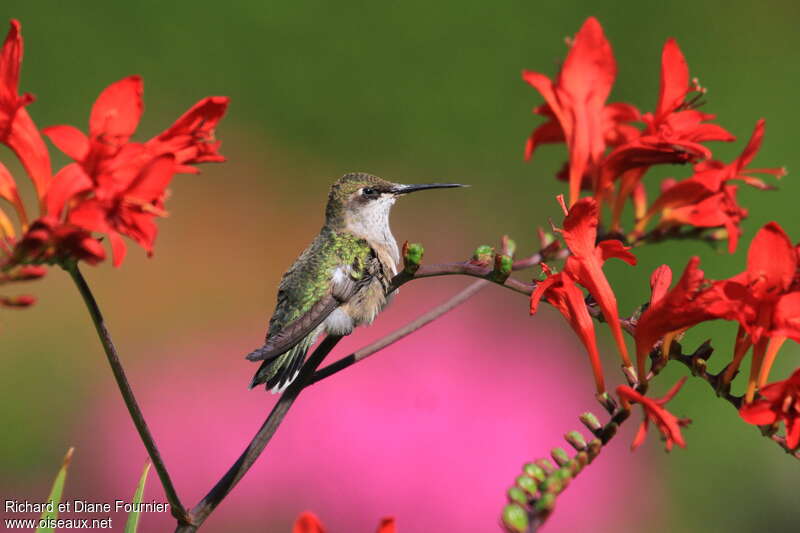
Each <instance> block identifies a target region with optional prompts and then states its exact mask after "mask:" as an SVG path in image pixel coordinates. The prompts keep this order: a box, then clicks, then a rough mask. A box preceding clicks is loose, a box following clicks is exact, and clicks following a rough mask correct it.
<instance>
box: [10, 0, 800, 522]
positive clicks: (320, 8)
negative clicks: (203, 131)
mask: <svg viewBox="0 0 800 533" xmlns="http://www.w3.org/2000/svg"><path fill="white" fill-rule="evenodd" d="M0 15H1V16H0V21H5V20H7V19H9V18H12V17H13V18H18V19H20V20H21V21H22V23H23V32H24V36H25V38H26V60H25V63H24V67H23V82H22V88H23V90H25V91H30V92H32V93H34V94H35V95H37V96H38V97H39V100H38V101H37V102H36V103H35V104H34V105H33V106H32V107H31V108H30V110H31V113H32V115H33V116H34V118H35V120H36V121H37V124H39V125H40V126H42V127H43V126H46V125H52V124H60V123H70V124H75V125H78V126H81V127H85V124H86V121H87V117H88V111H89V108H90V106H91V102H92V101H93V100H94V98H95V97H96V95H97V94H98V93H99V91H100V90H101V89H102V88H103V87H105V86H106V85H107V84H108V83H110V82H112V81H114V80H117V79H119V78H121V77H123V76H126V75H129V74H133V73H138V74H141V75H142V76H143V77H144V79H145V83H146V92H145V105H146V113H145V115H144V118H143V122H142V125H141V127H140V130H139V134H138V138H139V139H142V138H147V137H148V136H150V135H152V134H155V133H157V132H158V131H160V130H161V129H162V128H163V127H164V126H165V125H166V124H167V123H168V121H169V120H170V119H171V118H172V117H174V116H177V114H178V113H180V112H182V111H183V110H184V109H186V108H188V107H189V105H191V104H192V103H193V102H195V101H196V100H198V99H199V98H201V97H203V96H206V95H210V94H221V95H227V96H230V97H231V99H232V104H231V108H230V111H229V113H228V116H227V118H226V119H225V122H224V123H223V125H222V126H221V127H220V128H219V130H218V133H219V136H220V138H222V139H223V140H224V144H223V148H222V152H223V153H224V154H225V155H227V156H228V158H229V160H230V161H229V163H226V164H225V165H223V166H216V167H204V168H203V174H201V175H200V176H188V177H187V176H183V177H181V178H179V179H178V180H176V182H175V185H174V187H173V191H174V197H173V198H172V199H171V200H170V204H169V209H170V212H171V214H172V217H171V218H170V219H169V220H164V221H161V223H160V228H161V234H160V236H159V242H158V244H157V247H156V257H155V259H153V260H147V259H146V258H145V257H144V254H143V253H141V251H140V250H138V249H132V251H131V253H130V255H129V259H128V260H127V261H126V263H125V265H124V266H123V269H122V271H114V270H113V269H112V268H111V266H110V264H104V265H103V266H101V267H99V268H96V269H92V270H90V271H89V273H88V276H89V277H90V280H91V282H92V283H93V285H94V286H95V290H96V293H97V295H98V297H99V298H100V300H101V303H102V304H103V305H104V307H105V309H106V312H107V314H108V319H109V322H110V323H111V324H112V325H113V329H114V334H115V337H116V340H117V342H118V344H119V345H120V346H124V347H125V351H129V352H141V351H145V352H146V350H147V347H148V346H155V345H159V344H163V343H171V344H173V345H178V346H180V345H181V344H189V343H190V342H202V340H203V335H208V336H209V338H211V337H212V335H213V331H215V330H225V329H233V330H236V331H242V332H248V334H251V333H252V332H253V331H259V330H260V329H261V328H262V327H263V323H264V319H265V316H264V315H265V310H268V308H270V305H269V304H267V305H265V303H264V302H271V301H272V300H273V298H274V292H273V291H274V287H275V284H276V280H277V278H278V276H279V273H280V271H281V269H282V268H283V266H284V265H285V264H286V262H287V259H288V258H290V257H293V256H294V255H295V254H296V253H297V252H299V251H300V250H301V248H302V247H304V246H305V244H306V242H307V241H308V236H309V235H311V234H313V233H314V232H315V231H316V230H317V228H318V227H319V224H320V222H321V214H322V208H321V199H322V198H323V197H324V195H325V194H326V190H327V187H328V185H329V184H330V182H331V180H332V179H333V178H334V177H336V176H338V175H341V174H342V173H343V172H345V171H350V170H365V171H370V172H373V173H375V174H378V175H381V176H385V177H388V178H391V179H396V180H397V181H406V182H422V181H427V180H432V179H436V180H438V179H441V180H454V181H462V182H465V183H470V184H473V185H474V188H473V189H472V191H473V193H472V194H464V195H453V196H448V197H447V199H446V204H445V205H444V208H443V206H442V204H441V202H442V201H443V200H442V197H441V196H433V195H431V196H427V197H426V196H424V195H421V196H420V197H419V198H416V199H415V202H416V204H415V206H416V207H415V208H414V209H398V210H396V213H395V215H394V218H393V226H394V227H395V228H402V229H403V232H402V234H401V235H403V236H406V237H409V238H412V239H413V240H415V241H419V242H423V243H425V244H426V248H427V250H428V256H427V259H429V260H431V261H436V260H453V259H460V258H463V257H465V256H466V255H467V254H468V253H469V252H470V250H471V249H472V248H473V247H474V245H476V244H480V243H484V242H494V241H495V240H496V238H497V236H498V235H501V234H503V233H508V234H510V235H511V236H512V237H514V238H516V240H517V241H518V243H520V246H521V248H522V251H523V252H527V251H530V250H532V249H533V247H534V246H535V239H534V236H535V231H534V230H535V228H536V226H537V225H546V224H547V220H548V217H553V218H554V220H558V219H559V211H558V209H557V205H556V203H555V201H554V200H553V197H554V196H555V195H556V194H558V193H560V192H563V191H564V190H565V189H564V186H563V183H561V182H557V181H556V180H555V179H553V177H552V176H553V174H554V173H555V172H556V171H557V170H558V169H559V167H560V165H561V162H562V161H563V160H564V158H565V151H564V149H563V147H560V146H556V147H547V148H544V149H542V150H541V151H540V152H539V153H538V154H537V157H536V159H535V161H533V162H532V163H530V164H525V163H524V162H523V161H522V148H523V144H524V141H525V138H526V137H527V135H528V134H529V133H530V131H531V130H532V128H533V127H534V126H535V125H536V124H538V123H539V119H538V118H537V117H534V116H532V115H531V114H530V109H531V108H532V107H533V106H534V105H538V104H539V103H540V101H541V99H540V97H539V96H538V94H537V93H535V92H534V91H533V90H532V89H531V88H530V87H528V86H526V85H525V84H523V83H522V82H521V80H520V71H521V69H523V68H528V69H532V70H538V71H541V72H545V73H550V74H553V73H555V72H556V69H557V65H558V62H559V61H560V59H561V58H563V56H564V53H565V46H564V42H563V40H564V37H565V36H567V35H571V34H574V32H576V31H577V29H578V28H579V27H580V24H581V23H582V22H583V20H584V19H585V18H586V17H587V16H590V15H594V16H597V17H598V18H599V19H600V21H601V23H602V24H603V26H604V28H605V30H606V34H607V36H608V37H609V39H610V41H611V43H612V46H613V47H614V52H615V55H616V58H617V62H618V65H619V75H618V78H617V83H616V85H615V89H614V91H613V93H612V98H611V100H612V101H628V102H631V103H633V104H635V105H637V106H638V107H639V108H640V109H643V110H647V109H652V107H653V106H654V103H655V100H656V97H657V91H658V75H659V58H660V50H661V46H662V44H663V42H664V40H665V39H666V38H667V37H671V36H672V37H675V38H677V40H678V43H679V44H680V46H681V48H682V49H683V51H684V53H685V54H686V56H687V59H688V61H689V65H690V69H691V73H692V75H693V76H698V77H699V78H700V81H701V83H702V84H703V85H704V86H706V87H708V88H709V93H708V101H709V103H708V104H707V107H706V108H705V109H704V110H707V111H709V112H713V113H717V114H718V117H719V119H718V121H719V122H720V123H721V124H722V125H724V126H725V127H727V128H728V129H729V130H730V131H732V132H733V133H734V134H735V135H737V137H738V138H739V140H738V141H737V142H736V143H732V144H731V145H725V146H716V147H715V155H716V156H717V157H719V158H721V159H723V160H729V159H730V158H732V157H734V156H735V155H738V153H739V152H740V151H741V149H742V147H743V145H744V142H745V141H746V139H747V137H748V136H749V134H750V132H751V131H752V127H753V125H754V124H755V122H756V120H757V119H758V118H760V117H764V118H766V119H767V134H766V140H765V144H764V146H763V149H762V150H761V153H760V154H759V156H758V159H757V161H756V166H762V167H770V166H782V165H785V166H787V167H788V169H789V171H790V174H789V176H788V177H787V178H784V180H783V182H782V183H781V184H780V190H779V191H777V192H776V191H768V192H759V191H755V190H749V189H745V188H743V189H742V191H741V195H740V199H741V203H742V205H744V206H746V207H748V208H749V209H750V214H751V216H750V218H749V220H747V221H746V223H745V225H744V238H743V240H742V241H741V243H742V244H741V245H740V248H739V250H738V252H737V254H736V255H735V256H734V257H732V258H731V257H729V256H727V255H725V254H724V253H723V251H722V250H720V251H714V250H711V249H710V248H708V247H707V246H703V245H700V244H694V243H681V244H680V245H672V244H663V245H658V246H653V247H649V248H646V249H640V250H639V251H638V253H637V255H638V256H639V258H640V261H641V267H640V268H637V269H636V270H635V271H633V270H626V269H625V267H623V266H620V265H616V264H613V263H610V264H609V275H610V278H611V281H612V285H614V287H615V288H616V290H617V293H618V295H619V298H620V302H621V303H620V305H621V310H622V311H623V312H625V311H629V310H631V309H633V307H634V306H635V305H638V304H639V303H641V301H642V300H643V299H644V297H645V294H646V292H645V291H646V287H647V273H649V272H650V271H651V270H652V269H653V268H654V267H655V266H657V265H658V264H661V263H667V264H670V265H671V266H672V267H673V270H677V271H679V270H681V269H682V268H683V265H684V264H685V262H686V260H687V258H688V257H689V256H690V255H693V254H699V255H701V256H702V257H703V266H704V268H705V269H706V271H707V273H708V274H709V276H711V277H724V276H728V275H732V274H734V273H737V272H739V271H740V270H742V268H743V264H744V254H745V251H746V245H747V243H748V242H749V239H750V238H751V237H752V235H753V234H754V233H755V231H756V230H757V229H758V227H760V226H761V225H762V224H764V223H765V222H767V221H770V220H777V221H778V222H780V223H781V224H782V225H783V226H784V228H785V229H786V230H787V231H788V232H789V234H790V235H791V236H792V238H793V239H800V228H798V224H797V220H798V215H797V207H796V204H797V198H798V193H799V192H800V185H799V184H798V182H797V180H796V178H795V176H793V175H792V172H791V171H792V170H793V169H795V168H800V155H799V154H798V151H797V149H796V145H797V139H796V128H795V122H796V121H797V120H800V110H798V107H797V105H796V100H797V97H796V95H797V85H798V83H799V82H800V62H798V60H797V58H798V50H800V34H798V32H797V29H796V26H797V22H798V20H799V19H800V4H797V3H796V2H791V1H784V2H778V1H767V2H758V3H756V2H731V1H725V2H722V1H703V2H658V3H656V2H649V3H648V2H634V1H617V2H605V3H599V2H588V1H587V2H569V1H563V2H532V1H529V2H521V1H513V2H497V3H487V2H466V1H460V2H436V3H434V2H421V1H406V2H391V3H390V2H371V3H368V2H323V1H298V2H254V1H251V2H210V1H206V0H200V1H192V2H188V1H172V2H163V1H158V2H156V1H152V0H140V1H138V2H125V3H123V2H95V1H81V2H69V3H67V2H54V1H49V2H48V1H39V2H32V1H28V0H26V1H14V0H11V1H9V0H5V1H4V2H3V3H2V5H0ZM3 24H5V23H3ZM4 31H5V30H4ZM0 156H2V157H3V159H4V161H7V160H8V159H9V158H8V157H7V156H8V152H7V151H3V152H0ZM58 161H59V160H57V162H58ZM61 161H63V160H61ZM671 170H672V169H670V171H671ZM674 171H675V173H676V175H679V176H685V175H686V174H685V172H686V171H685V169H681V168H676V169H674ZM649 184H650V185H651V186H653V187H651V190H655V189H654V186H655V182H654V181H653V179H652V178H651V179H650V181H649ZM434 214H435V217H434V216H433V215H434ZM432 220H435V221H436V222H435V223H433V222H431V221H432ZM401 238H403V237H402V236H401ZM265 265H268V268H267V267H265ZM632 272H635V274H632ZM141 287H146V288H147V290H146V291H145V290H142V289H141ZM29 288H30V289H31V290H33V291H34V292H36V293H37V294H38V295H39V296H40V299H41V303H40V304H39V305H37V306H36V307H35V308H33V309H31V310H28V311H25V312H19V313H12V312H2V314H0V335H2V341H0V351H1V352H2V358H3V367H4V368H3V371H2V376H0V380H2V387H1V388H0V420H2V424H3V426H4V428H5V429H4V431H3V437H2V439H0V470H2V472H3V473H4V474H3V475H8V476H10V477H13V478H14V479H16V480H22V481H23V482H24V481H25V480H38V479H40V478H41V477H42V476H50V475H51V473H52V472H54V467H53V465H55V464H57V462H58V458H59V457H60V455H61V454H62V453H63V447H64V443H63V439H61V438H60V437H59V435H61V434H63V433H64V432H66V431H67V429H66V428H67V426H68V420H69V419H70V417H72V416H74V412H75V410H76V409H79V406H81V405H85V404H86V403H87V402H92V401H95V399H93V398H88V397H87V395H88V394H90V393H91V391H92V390H93V389H92V388H90V387H89V386H87V385H86V384H87V383H91V382H95V381H98V380H110V375H109V373H108V369H107V368H106V365H105V363H103V362H101V360H100V359H99V354H98V353H97V352H98V350H97V349H96V339H95V338H94V335H93V333H92V331H91V329H90V326H89V324H88V320H87V318H86V316H84V313H83V310H82V309H79V307H78V301H77V295H76V294H74V291H73V290H72V288H71V287H70V286H69V284H68V280H67V279H66V277H65V276H63V275H61V274H60V273H58V272H53V273H52V274H51V275H50V276H48V278H47V279H46V280H45V281H44V282H42V283H40V284H37V285H36V286H35V287H34V286H31V287H29ZM159 294H169V295H170V296H169V297H162V298H159V297H155V296H154V295H159ZM175 294H178V295H179V297H175V296H174V295H175ZM544 319H545V318H543V320H544ZM553 323H554V324H556V326H555V327H557V329H558V331H560V332H563V334H564V335H569V333H568V329H567V327H566V326H565V325H564V324H562V323H561V322H553ZM45 326H46V330H45ZM45 331H46V333H45ZM603 335H604V336H605V331H603ZM733 335H734V329H733V328H732V327H731V326H730V325H714V326H711V327H705V328H698V330H695V331H693V332H691V334H690V335H689V338H688V340H687V344H688V345H693V343H696V342H699V341H701V340H703V339H704V338H706V337H710V336H713V338H714V339H715V345H716V346H717V347H718V350H719V351H720V352H721V353H722V354H724V353H727V351H728V350H729V349H730V347H731V345H732V342H733ZM604 340H605V341H607V340H608V339H607V338H605V339H604ZM251 343H252V338H246V339H243V341H242V348H243V350H244V349H247V348H248V347H249V346H250V344H251ZM606 346H609V345H608V344H606ZM605 351H606V352H609V354H608V355H612V356H613V354H612V353H610V352H611V350H605ZM722 354H718V355H717V356H715V358H712V360H711V365H712V367H713V368H717V367H718V366H721V365H722V364H724V361H723V359H724V356H723V355H722ZM798 355H800V350H798V347H797V345H795V344H788V345H787V346H786V347H785V348H784V349H783V352H782V354H781V356H780V358H779V360H778V363H777V364H776V367H775V369H774V370H773V376H774V377H783V376H786V375H788V372H789V371H790V369H793V368H795V367H796V366H798V363H797V361H798ZM145 357H146V356H145ZM715 359H717V360H716V361H715ZM581 362H582V361H581ZM715 363H716V365H715ZM612 366H613V361H612V359H611V358H609V361H608V364H607V368H611V367H612ZM683 372H684V371H683V370H682V369H672V370H671V371H669V372H668V375H667V376H665V379H664V380H662V381H661V384H660V385H661V386H662V387H666V385H667V382H672V381H673V380H674V379H675V378H677V376H679V375H682V373H683ZM575 386H576V387H577V386H578V385H575ZM672 405H673V407H674V409H673V411H674V412H678V413H680V414H685V415H687V416H691V418H692V419H693V420H694V423H693V425H692V427H691V428H690V429H688V430H687V432H686V437H687V440H688V442H689V447H688V448H687V449H686V450H678V451H676V452H674V453H672V454H670V455H669V456H666V455H662V454H655V455H654V456H653V463H654V464H653V468H652V470H651V473H650V474H649V475H650V476H652V480H656V482H658V483H663V484H664V485H665V489H664V490H663V491H662V492H661V493H660V494H659V495H658V496H657V497H659V498H662V502H661V503H662V504H663V506H664V510H665V512H664V513H662V516H661V518H660V520H661V521H660V522H659V523H649V524H646V526H645V525H643V527H642V529H643V530H644V529H646V530H648V531H658V532H667V531H726V532H746V531H753V530H756V529H763V530H769V531H789V530H791V529H793V528H792V527H791V526H792V525H796V523H797V517H798V511H797V494H798V489H800V482H799V481H798V479H800V478H799V477H798V465H797V464H796V462H793V461H792V460H791V459H790V458H789V457H787V456H786V455H784V454H783V453H782V452H781V451H780V450H779V449H778V448H777V447H775V446H774V445H772V444H771V443H769V442H768V441H766V440H765V439H763V438H762V437H760V436H759V434H758V432H757V431H755V430H754V429H753V428H750V427H746V426H745V425H744V424H743V423H742V422H741V421H740V420H739V418H738V416H737V415H736V413H735V412H734V411H733V410H732V409H730V407H729V406H728V405H726V404H724V403H723V402H721V401H715V398H714V397H713V395H712V394H711V393H710V391H709V390H708V388H707V386H706V385H705V384H704V383H702V382H694V381H691V380H690V381H689V383H688V384H687V386H686V387H685V390H684V393H682V394H681V395H680V396H679V397H678V398H677V399H676V400H675V401H674V403H673V404H672ZM615 445H616V446H625V445H626V443H624V442H618V443H616V444H615ZM649 446H653V447H654V446H656V444H655V443H654V442H650V443H649ZM510 481H511V479H509V482H510ZM31 482H32V481H31ZM629 489H630V490H631V491H636V490H637V487H636V486H631V487H629ZM624 497H625V494H620V498H624ZM654 497H656V495H654ZM487 526H489V525H487Z"/></svg>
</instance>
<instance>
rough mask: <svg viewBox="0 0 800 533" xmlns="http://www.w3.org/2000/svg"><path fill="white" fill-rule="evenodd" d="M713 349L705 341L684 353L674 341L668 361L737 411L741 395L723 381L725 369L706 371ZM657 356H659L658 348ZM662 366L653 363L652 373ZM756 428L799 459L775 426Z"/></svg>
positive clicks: (662, 364) (798, 452) (659, 369)
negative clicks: (710, 389) (690, 351)
mask: <svg viewBox="0 0 800 533" xmlns="http://www.w3.org/2000/svg"><path fill="white" fill-rule="evenodd" d="M713 351H714V349H713V348H712V347H711V342H710V341H706V342H704V343H703V344H701V345H700V346H699V347H698V348H697V350H695V352H694V353H693V354H684V353H683V351H682V348H681V345H680V343H679V342H677V341H675V342H673V343H672V345H671V346H670V353H669V359H670V361H678V362H679V363H681V364H683V365H684V366H685V367H686V368H688V369H689V371H690V372H691V374H692V375H693V376H694V377H697V378H700V379H702V380H703V381H705V382H706V383H708V385H709V386H710V387H711V388H712V390H713V391H714V393H716V395H717V396H719V397H720V398H722V399H723V400H725V401H726V402H728V403H729V404H731V405H732V406H733V407H734V408H735V409H736V410H737V411H738V410H739V409H741V407H742V399H743V398H742V396H736V395H734V394H732V393H731V386H730V383H727V384H725V383H723V380H722V375H723V374H724V373H725V369H724V368H723V369H722V370H721V371H720V372H718V373H717V374H710V373H709V372H708V366H707V361H708V358H709V357H711V354H712V353H713ZM657 357H659V358H661V351H660V350H659V352H658V356H657ZM663 367H664V363H661V364H660V365H659V364H654V365H653V375H658V373H659V372H660V371H661V369H662V368H663ZM756 428H758V430H759V431H761V434H762V435H764V436H765V437H768V438H769V439H770V440H772V441H773V442H774V443H776V444H777V445H778V446H780V447H781V448H782V449H783V451H785V452H786V453H788V454H789V455H791V456H792V457H794V458H795V459H800V450H793V449H791V448H789V446H788V445H787V444H786V439H785V438H784V437H780V436H778V435H776V432H777V429H778V428H777V426H774V425H766V426H756Z"/></svg>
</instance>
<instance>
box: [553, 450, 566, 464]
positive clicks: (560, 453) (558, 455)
mask: <svg viewBox="0 0 800 533" xmlns="http://www.w3.org/2000/svg"><path fill="white" fill-rule="evenodd" d="M550 455H551V456H552V457H553V460H554V461H555V462H556V464H557V465H558V466H564V465H565V464H567V463H568V462H569V455H568V454H567V452H566V451H565V450H564V448H553V449H552V450H550Z"/></svg>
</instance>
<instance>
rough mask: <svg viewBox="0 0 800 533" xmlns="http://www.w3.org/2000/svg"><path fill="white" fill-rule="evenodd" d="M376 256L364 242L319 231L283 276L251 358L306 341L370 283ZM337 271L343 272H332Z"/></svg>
mask: <svg viewBox="0 0 800 533" xmlns="http://www.w3.org/2000/svg"><path fill="white" fill-rule="evenodd" d="M374 256H375V253H374V251H373V250H372V248H370V247H369V245H368V244H367V243H366V242H365V241H363V240H360V239H356V238H355V237H352V236H348V235H344V236H336V237H331V236H330V235H324V234H323V235H320V237H318V238H317V239H316V240H315V241H314V243H312V244H311V246H310V247H309V248H308V249H307V250H306V251H305V252H303V254H302V255H301V256H300V258H299V259H298V260H297V261H296V262H295V264H294V265H293V266H292V268H290V269H289V270H288V271H287V272H286V274H285V275H284V277H283V280H282V281H281V286H280V288H279V290H278V304H277V306H276V308H275V313H274V314H273V316H272V319H271V320H270V327H269V332H268V335H267V338H266V342H265V343H264V346H262V347H261V348H258V349H256V350H254V351H253V352H251V353H250V354H249V355H247V359H249V360H250V361H263V360H269V359H271V358H274V357H277V356H278V355H280V354H282V353H284V352H286V351H287V350H289V349H290V348H292V347H293V346H294V345H296V344H297V343H298V342H300V341H301V340H303V339H304V338H305V337H306V336H307V335H308V334H309V333H311V332H312V331H314V329H315V328H316V327H317V326H319V325H320V324H321V323H322V322H323V321H324V320H325V319H326V318H327V317H328V315H330V314H331V313H332V312H333V311H334V310H336V308H337V307H339V305H341V304H342V303H344V302H346V301H348V300H349V299H350V298H351V297H352V296H353V295H354V294H355V293H356V292H358V290H359V289H360V288H361V287H362V286H363V285H364V284H365V283H369V281H370V280H371V277H372V271H373V267H372V263H373V262H374V261H377V259H376V258H375V257H374ZM337 269H338V270H340V271H341V272H340V273H339V274H338V275H334V272H335V271H336V270H337Z"/></svg>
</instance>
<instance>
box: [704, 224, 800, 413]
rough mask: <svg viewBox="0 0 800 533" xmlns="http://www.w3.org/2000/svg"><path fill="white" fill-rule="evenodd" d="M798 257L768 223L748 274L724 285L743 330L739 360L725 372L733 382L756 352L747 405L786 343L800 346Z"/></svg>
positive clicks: (752, 250) (750, 255)
mask: <svg viewBox="0 0 800 533" xmlns="http://www.w3.org/2000/svg"><path fill="white" fill-rule="evenodd" d="M798 266H799V265H798V256H797V251H796V250H795V247H794V246H792V243H791V241H789V237H788V236H787V235H786V233H785V232H784V231H783V229H782V228H781V227H780V226H779V225H778V224H776V223H775V222H770V223H769V224H767V225H766V226H764V227H763V228H761V230H759V232H758V233H757V234H756V236H755V237H754V238H753V241H752V242H751V243H750V249H749V250H748V253H747V270H745V271H744V272H742V273H741V274H738V275H737V276H734V277H732V278H730V279H727V280H724V281H721V282H720V286H721V287H723V289H724V291H725V293H726V295H727V296H728V297H729V298H731V299H732V300H735V301H736V302H737V310H738V312H737V316H736V319H737V320H738V321H739V324H740V325H741V331H740V333H739V335H738V337H737V346H736V350H735V357H734V361H733V363H731V364H730V365H729V366H728V368H727V369H726V371H725V374H724V376H723V381H724V382H726V383H727V382H730V380H731V379H733V375H734V373H735V372H736V370H737V369H738V367H739V364H740V363H741V360H742V359H743V358H744V355H745V353H746V352H747V350H748V349H749V347H750V346H753V362H752V365H751V368H750V378H749V380H748V387H747V394H746V401H747V402H750V401H752V399H753V397H754V394H755V388H756V386H762V385H763V384H764V383H766V381H767V378H768V376H769V371H770V369H771V368H772V364H773V362H774V361H775V357H776V356H777V353H778V350H779V349H780V347H781V345H782V344H783V342H784V341H785V340H786V338H787V337H790V338H793V339H795V340H796V341H800V327H798V326H800V324H798V318H797V317H798V316H800V287H797V286H796V285H795V280H796V276H797V272H798Z"/></svg>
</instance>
